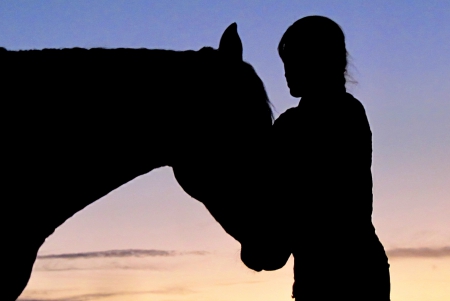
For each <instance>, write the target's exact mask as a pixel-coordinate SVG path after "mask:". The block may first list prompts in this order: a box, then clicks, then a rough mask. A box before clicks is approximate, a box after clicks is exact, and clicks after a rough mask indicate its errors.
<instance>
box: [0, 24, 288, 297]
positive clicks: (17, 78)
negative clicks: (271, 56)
mask: <svg viewBox="0 0 450 301" xmlns="http://www.w3.org/2000/svg"><path fill="white" fill-rule="evenodd" d="M0 61H1V62H2V65H1V66H2V67H1V68H2V73H3V76H2V80H1V83H0V84H1V87H2V100H3V101H2V106H3V110H2V112H3V120H5V121H6V122H5V123H4V126H5V128H4V134H3V143H2V145H3V147H2V148H3V159H4V163H3V166H4V169H3V170H4V171H5V172H4V177H3V187H4V191H5V192H6V194H7V195H8V197H7V198H6V199H4V201H3V214H4V216H5V218H4V220H5V221H7V222H5V226H4V227H3V230H4V231H3V234H2V238H3V245H4V246H5V249H6V253H7V254H6V258H8V261H7V263H6V270H5V269H4V273H5V275H8V280H7V285H5V286H4V291H6V292H3V294H4V295H6V300H16V298H17V297H18V296H19V295H20V293H21V292H22V290H23V289H24V288H25V286H26V284H27V282H28V280H29V277H30V274H31V270H32V266H33V263H34V261H35V259H36V254H37V252H38V250H39V248H40V246H41V245H42V244H43V242H44V241H45V239H46V238H47V237H48V236H49V235H51V234H52V233H53V231H54V230H55V229H56V228H57V227H58V226H60V225H61V224H62V223H64V221H66V220H67V219H68V218H70V217H71V216H72V215H74V214H75V213H76V212H78V211H80V210H82V209H83V208H84V207H86V206H87V205H89V204H91V203H93V202H95V201H96V200H98V199H99V198H101V197H102V196H104V195H106V194H108V193H109V192H111V191H112V190H114V189H116V188H117V187H119V186H121V185H122V184H124V183H126V182H128V181H130V180H132V179H133V178H135V177H137V176H139V175H142V174H145V173H147V172H149V171H151V170H153V169H155V168H159V167H162V166H171V167H172V168H173V171H174V174H175V177H176V179H177V181H178V182H179V184H180V185H181V187H182V188H183V189H184V190H185V191H186V192H187V193H188V194H189V195H190V196H192V197H193V198H195V199H197V200H199V201H200V202H202V203H203V204H204V205H205V206H206V208H207V209H208V210H209V212H210V213H211V214H212V215H213V217H214V218H215V219H216V220H217V221H218V222H219V223H220V224H221V226H222V227H223V228H224V230H225V231H226V232H227V233H229V234H230V235H231V236H233V237H234V238H235V239H236V240H238V241H239V242H240V243H241V246H242V250H244V248H245V247H246V246H248V250H251V252H249V251H247V252H243V253H242V255H241V258H242V260H243V262H244V264H246V265H247V266H248V267H250V268H252V269H254V270H258V271H259V270H261V269H268V270H270V269H277V268H280V267H281V266H283V265H284V263H285V262H286V260H287V257H286V255H285V254H286V253H283V256H278V255H276V254H278V253H279V251H278V249H279V248H277V244H276V243H273V242H274V241H275V240H276V238H275V237H276V235H271V233H276V231H272V230H273V229H274V227H272V226H271V227H268V226H267V223H265V224H263V223H262V221H264V220H266V218H265V216H264V214H267V211H264V210H265V209H264V205H263V204H264V202H262V199H261V197H262V196H261V194H258V193H257V191H258V187H259V185H261V183H262V182H261V181H260V180H261V177H260V176H258V175H262V174H263V173H262V172H261V171H262V170H263V169H264V164H263V163H264V161H265V159H266V158H265V156H266V153H265V151H264V150H265V146H266V145H267V143H268V141H267V137H268V136H267V133H268V132H269V131H270V129H271V125H272V111H271V107H270V102H269V100H268V97H267V94H266V92H265V89H264V86H263V83H262V81H261V79H260V78H259V77H258V75H257V74H256V72H255V71H254V69H253V68H252V67H251V65H249V64H248V63H246V62H244V61H243V60H242V44H241V40H240V38H239V35H238V33H237V25H236V24H235V23H233V24H232V25H230V26H229V27H228V28H227V29H226V30H225V32H224V33H223V35H222V38H221V40H220V45H219V48H218V49H217V50H216V49H213V48H210V47H204V48H202V49H200V50H199V51H192V50H188V51H171V50H151V49H124V48H121V49H101V48H93V49H81V48H73V49H43V50H27V51H7V50H6V49H4V48H1V49H0ZM266 209H267V208H266ZM6 216H8V217H9V219H7V218H6ZM262 246H264V247H262ZM270 246H273V247H270ZM287 254H288V255H287V256H289V252H288V253H287Z"/></svg>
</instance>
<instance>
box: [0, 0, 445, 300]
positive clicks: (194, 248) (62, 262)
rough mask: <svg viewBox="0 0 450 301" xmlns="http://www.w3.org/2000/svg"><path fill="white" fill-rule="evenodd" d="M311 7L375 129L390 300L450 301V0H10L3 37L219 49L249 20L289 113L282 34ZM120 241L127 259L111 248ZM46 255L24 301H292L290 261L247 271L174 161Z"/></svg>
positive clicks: (248, 56) (267, 78)
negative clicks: (339, 52) (332, 30)
mask: <svg viewBox="0 0 450 301" xmlns="http://www.w3.org/2000/svg"><path fill="white" fill-rule="evenodd" d="M311 14H319V15H324V16H328V17H330V18H332V19H333V20H335V21H336V22H337V23H339V24H340V25H341V26H342V28H343V30H344V32H345V34H346V38H347V47H348V51H349V52H350V54H351V65H350V69H349V71H350V74H351V76H352V77H353V79H354V80H356V81H357V83H356V84H348V90H349V91H350V92H351V93H352V94H353V95H355V96H356V97H357V98H358V99H360V100H361V102H362V103H363V104H364V106H365V108H366V111H367V115H368V117H369V121H370V124H371V128H372V132H373V149H374V153H373V168H372V171H373V176H374V214H373V220H374V224H375V227H376V229H377V233H378V235H379V237H380V239H381V241H382V242H383V244H384V245H385V248H386V249H387V250H388V254H389V257H390V263H391V277H392V300H393V301H419V300H420V301H422V300H423V301H444V300H446V301H448V300H450V218H449V217H450V197H449V195H450V158H449V154H450V2H449V1H396V2H395V3H393V2H392V1H370V2H369V1H367V2H364V4H363V2H362V1H346V2H345V3H342V1H260V2H257V1H211V0H208V1H206V0H205V1H182V0H178V1H158V2H156V1H118V0H114V1H34V2H32V1H1V2H0V46H2V47H5V48H7V49H10V50H15V49H41V48H63V47H75V46H78V47H87V48H90V47H108V48H114V47H146V48H165V49H176V50H186V49H196V50H197V49H200V48H201V47H203V46H213V47H217V46H218V43H219V39H220V37H221V34H222V32H223V31H224V29H225V28H226V27H227V26H228V25H229V24H230V23H232V22H237V23H238V30H239V34H240V36H241V39H242V41H243V45H244V59H245V60H246V61H248V62H250V63H251V64H252V65H253V66H254V67H255V69H256V71H257V72H258V74H259V75H260V77H261V78H262V79H263V81H264V83H265V85H266V89H267V92H268V94H269V97H270V99H271V101H272V103H273V105H274V106H275V109H276V111H275V116H278V115H279V114H281V113H282V112H284V111H285V110H286V109H287V108H289V107H291V106H295V105H296V104H297V103H298V100H297V99H294V98H292V97H290V96H289V93H288V89H287V87H286V84H285V80H284V72H283V66H282V63H281V60H280V59H279V58H278V56H277V50H276V48H277V45H278V41H279V39H280V38H281V36H282V34H283V33H284V31H285V30H286V29H287V27H288V26H289V25H290V24H292V23H293V22H294V21H295V20H297V19H298V18H300V17H303V16H306V15H311ZM0 66H1V65H0ZM149 72H151V70H149ZM24 88H26V87H24ZM61 101H64V98H62V99H61ZM149 101H152V100H151V99H150V98H149ZM211 101H214V100H213V99H212V100H211ZM230 105H233V106H235V107H236V110H239V104H235V103H230ZM236 172H239V171H236ZM24 189H26V187H24ZM67 193H70V191H68V192H67ZM40 197H43V196H36V199H35V201H39V198H40ZM61 201H62V202H64V196H63V195H62V196H61ZM274 201H275V200H274ZM3 247H12V248H13V247H14V246H3ZM307 247H313V246H307ZM111 249H119V250H122V251H120V252H119V253H120V255H121V257H106V256H105V254H104V253H101V251H105V250H111ZM127 249H142V250H147V251H146V252H144V254H140V255H139V256H137V255H136V254H132V253H130V252H128V251H126V250H127ZM87 252H93V253H87ZM99 252H100V253H99ZM329 252H330V255H332V253H333V249H332V248H330V250H329ZM349 252H353V250H349ZM62 253H67V254H71V255H69V256H59V255H58V254H62ZM40 254H41V255H43V256H45V255H50V256H49V257H43V258H40V259H38V260H37V261H36V264H35V268H34V272H33V275H32V277H31V280H30V283H29V285H28V287H27V289H26V290H25V291H24V293H23V294H22V296H21V300H39V301H42V300H59V301H69V300H70V301H90V300H105V301H109V300H216V301H220V300H224V301H225V300H236V301H239V300H260V301H265V300H290V290H291V285H292V265H293V262H292V260H290V261H289V262H288V264H287V265H286V266H285V267H284V268H283V269H281V270H278V271H276V272H261V273H256V272H253V271H250V270H248V269H247V268H246V267H245V266H244V265H243V264H242V263H241V262H240V259H239V244H238V243H237V242H236V241H234V240H233V239H232V238H231V237H229V236H228V235H227V234H226V233H225V232H224V231H223V230H222V229H221V228H220V226H219V225H218V224H217V223H216V222H215V221H214V219H213V218H212V217H211V216H210V215H209V213H208V212H207V211H206V209H205V208H204V206H203V205H202V204H200V203H199V202H197V201H195V200H194V199H192V198H190V197H189V196H187V195H186V194H185V193H184V192H183V191H182V190H181V188H180V187H179V186H178V185H177V183H176V181H175V180H174V177H173V175H172V171H171V169H169V168H162V169H159V170H155V171H153V172H151V173H149V174H147V175H144V176H141V177H139V178H137V179H135V180H133V181H131V182H130V183H127V184H126V185H124V186H122V187H120V188H118V189H117V190H115V191H113V192H112V193H110V194H109V195H107V196H105V197H104V198H102V199H101V200H99V201H98V202H96V203H95V204H93V205H91V206H89V207H88V208H87V209H85V210H83V211H82V212H80V213H78V214H76V215H75V216H74V217H73V218H71V219H70V220H69V221H67V222H66V223H65V224H64V225H63V226H61V227H60V228H58V229H57V231H56V232H55V234H54V235H52V236H51V237H49V238H48V239H47V242H46V243H45V244H44V246H43V247H42V248H41V250H40ZM51 255H56V256H51ZM3 260H8V258H3ZM324 289H326V286H324ZM318 295H320V292H318Z"/></svg>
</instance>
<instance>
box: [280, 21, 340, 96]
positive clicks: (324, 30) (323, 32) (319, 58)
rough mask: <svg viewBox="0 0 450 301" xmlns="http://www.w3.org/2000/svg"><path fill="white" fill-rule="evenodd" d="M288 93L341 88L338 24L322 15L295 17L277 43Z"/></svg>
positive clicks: (305, 92)
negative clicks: (294, 20) (296, 18)
mask: <svg viewBox="0 0 450 301" xmlns="http://www.w3.org/2000/svg"><path fill="white" fill-rule="evenodd" d="M278 53H279V55H280V57H281V59H282V60H283V63H284V69H285V76H286V81H287V84H288V87H289V88H290V91H291V95H292V96H294V97H302V96H305V95H308V94H316V93H323V92H331V91H342V90H344V91H345V74H346V68H347V50H346V49H345V36H344V33H343V31H342V29H341V28H340V26H339V25H338V24H337V23H336V22H334V21H333V20H331V19H329V18H326V17H322V16H308V17H304V18H301V19H299V20H297V21H296V22H295V23H294V24H292V25H291V26H290V27H289V28H288V29H287V30H286V32H285V33H284V35H283V37H282V38H281V41H280V43H279V45H278Z"/></svg>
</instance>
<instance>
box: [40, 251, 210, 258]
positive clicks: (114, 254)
mask: <svg viewBox="0 0 450 301" xmlns="http://www.w3.org/2000/svg"><path fill="white" fill-rule="evenodd" d="M207 254H209V252H207V251H190V252H177V251H166V250H142V249H126V250H107V251H97V252H82V253H63V254H48V255H38V256H37V259H40V260H48V259H93V258H123V257H156V256H164V257H168V256H179V255H207Z"/></svg>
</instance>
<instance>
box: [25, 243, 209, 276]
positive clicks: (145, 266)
mask: <svg viewBox="0 0 450 301" xmlns="http://www.w3.org/2000/svg"><path fill="white" fill-rule="evenodd" d="M208 254H210V253H209V252H207V251H188V252H180V251H168V250H151V249H150V250H143V249H126V250H106V251H97V252H81V253H63V254H47V255H39V256H38V257H37V259H38V260H36V263H35V265H34V267H33V270H34V271H46V272H59V271H82V270H165V269H167V267H170V266H171V264H170V262H172V261H170V262H168V261H162V260H160V259H158V260H156V261H155V259H153V258H157V257H163V258H171V257H180V256H186V255H193V256H204V255H208ZM174 262H179V261H174Z"/></svg>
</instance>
